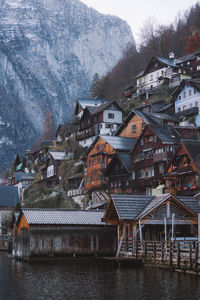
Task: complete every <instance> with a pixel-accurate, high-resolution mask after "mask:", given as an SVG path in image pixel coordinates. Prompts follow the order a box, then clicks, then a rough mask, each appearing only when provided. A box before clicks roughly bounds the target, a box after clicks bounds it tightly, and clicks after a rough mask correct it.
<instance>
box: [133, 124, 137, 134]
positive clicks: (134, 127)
mask: <svg viewBox="0 0 200 300" xmlns="http://www.w3.org/2000/svg"><path fill="white" fill-rule="evenodd" d="M132 132H133V133H134V132H136V125H132Z"/></svg>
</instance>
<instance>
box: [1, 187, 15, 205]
mask: <svg viewBox="0 0 200 300" xmlns="http://www.w3.org/2000/svg"><path fill="white" fill-rule="evenodd" d="M18 202H19V195H18V188H17V187H16V186H9V185H1V186H0V206H7V207H15V205H16V204H17V203H18Z"/></svg>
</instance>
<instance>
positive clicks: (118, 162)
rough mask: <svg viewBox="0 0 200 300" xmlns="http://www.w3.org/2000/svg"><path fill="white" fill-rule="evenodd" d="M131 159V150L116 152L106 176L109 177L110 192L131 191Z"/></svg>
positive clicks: (105, 173)
mask: <svg viewBox="0 0 200 300" xmlns="http://www.w3.org/2000/svg"><path fill="white" fill-rule="evenodd" d="M131 160H132V156H131V154H130V153H129V152H116V153H115V154H114V156H113V157H112V158H111V161H110V163H109V164H108V166H107V168H106V170H105V172H104V176H105V177H107V178H108V194H109V195H111V194H119V193H131V192H132V188H131Z"/></svg>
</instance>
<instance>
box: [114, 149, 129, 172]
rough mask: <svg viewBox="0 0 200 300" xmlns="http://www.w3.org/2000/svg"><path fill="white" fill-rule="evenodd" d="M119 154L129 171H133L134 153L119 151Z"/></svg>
mask: <svg viewBox="0 0 200 300" xmlns="http://www.w3.org/2000/svg"><path fill="white" fill-rule="evenodd" d="M117 156H118V157H119V159H120V161H121V162H122V164H123V166H124V167H125V168H126V170H127V171H128V172H130V171H131V162H132V155H131V154H130V153H126V152H120V153H119V152H118V153H117Z"/></svg>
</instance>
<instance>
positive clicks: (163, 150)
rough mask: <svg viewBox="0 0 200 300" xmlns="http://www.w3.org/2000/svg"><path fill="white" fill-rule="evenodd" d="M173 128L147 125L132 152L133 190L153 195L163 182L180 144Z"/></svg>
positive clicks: (135, 192) (137, 192)
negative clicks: (169, 163)
mask: <svg viewBox="0 0 200 300" xmlns="http://www.w3.org/2000/svg"><path fill="white" fill-rule="evenodd" d="M178 138H179V135H178V134H177V133H176V132H175V131H174V129H173V127H172V126H161V125H146V127H145V128H144V130H143V132H142V134H141V135H140V137H139V139H138V141H137V143H136V145H135V148H134V150H133V151H132V190H133V193H134V194H146V195H151V193H152V189H153V188H154V187H157V186H158V185H159V184H160V183H161V182H162V177H163V175H164V172H165V168H166V167H167V165H168V162H169V161H170V159H171V158H172V156H173V154H174V152H175V150H176V148H177V144H178Z"/></svg>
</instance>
